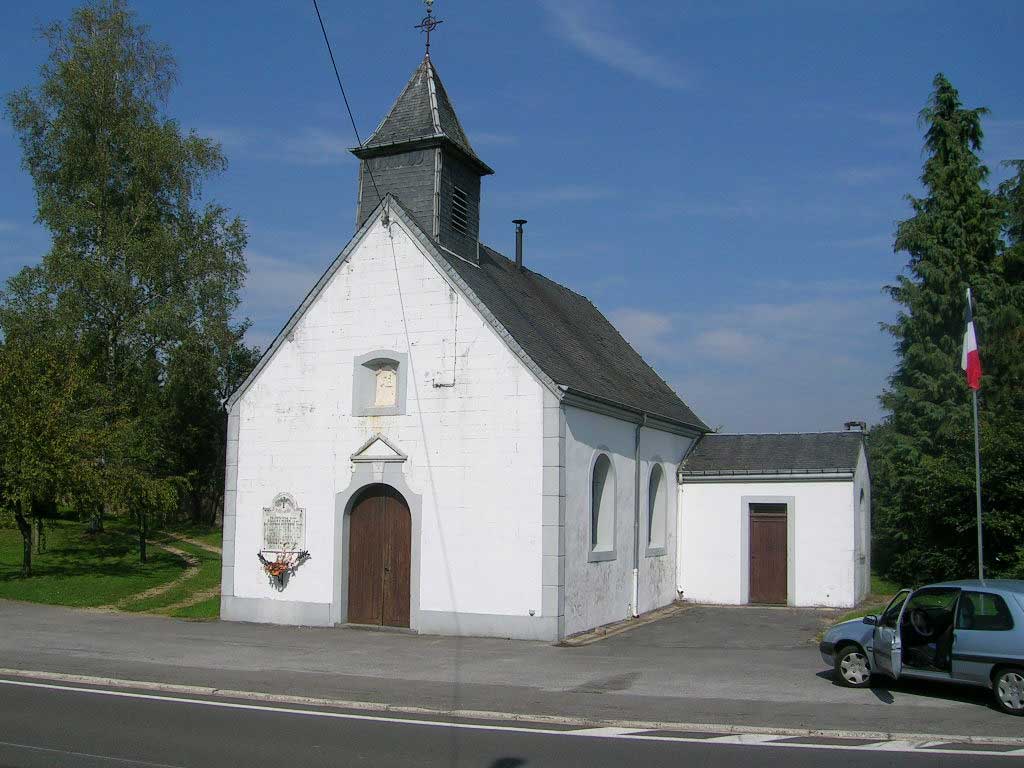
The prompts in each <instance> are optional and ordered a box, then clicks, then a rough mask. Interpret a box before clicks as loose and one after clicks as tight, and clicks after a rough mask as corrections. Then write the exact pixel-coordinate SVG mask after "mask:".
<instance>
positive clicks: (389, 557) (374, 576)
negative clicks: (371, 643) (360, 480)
mask: <svg viewBox="0 0 1024 768" xmlns="http://www.w3.org/2000/svg"><path fill="white" fill-rule="evenodd" d="M411 561H412V516H411V515H410V514H409V507H408V505H407V504H406V503H405V499H403V498H402V496H401V494H400V493H398V491H396V490H395V489H394V488H391V487H389V486H386V485H373V486H370V487H369V488H368V489H366V490H365V491H364V492H363V493H362V494H361V495H360V497H359V498H358V499H357V500H356V503H355V505H354V506H353V507H352V515H351V519H350V520H349V532H348V620H349V622H350V623H352V624H377V625H380V626H385V627H408V626H409V588H410V583H409V578H410V572H411V568H410V564H411Z"/></svg>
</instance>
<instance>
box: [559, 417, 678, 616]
mask: <svg viewBox="0 0 1024 768" xmlns="http://www.w3.org/2000/svg"><path fill="white" fill-rule="evenodd" d="M565 432H566V446H565V497H566V498H565V560H566V562H565V632H566V634H569V635H571V634H575V633H577V632H582V631H584V630H587V629H591V628H593V627H598V626H601V625H604V624H609V623H611V622H614V621H620V620H622V619H625V618H628V617H629V616H630V615H631V608H632V599H633V519H634V512H633V511H634V487H635V484H634V477H635V474H634V466H635V465H634V449H635V440H636V424H631V423H629V422H627V421H622V420H621V419H616V418H613V417H611V416H606V415H603V414H599V413H594V412H592V411H587V410H582V409H580V408H575V407H571V406H568V407H566V408H565ZM640 434H641V437H640V491H641V492H640V537H641V538H640V568H639V570H640V574H639V578H640V587H639V592H640V600H639V610H640V612H641V613H642V612H645V611H649V610H652V609H654V608H658V607H661V606H663V605H667V604H669V603H671V602H672V601H673V600H674V599H675V597H676V568H675V565H676V564H675V558H676V552H677V546H676V524H677V520H678V514H677V510H676V501H677V498H678V494H677V493H676V492H675V468H676V466H677V465H678V463H679V460H680V459H681V458H682V456H683V454H684V453H685V452H686V450H687V448H688V447H689V445H690V443H691V442H692V441H691V439H690V438H687V437H682V436H679V435H675V434H671V433H668V432H661V431H658V430H654V429H650V428H644V429H643V430H642V431H641V433H640ZM598 452H602V453H605V454H607V455H608V457H609V459H610V460H611V463H612V470H613V473H614V487H615V510H616V514H615V558H614V559H612V560H600V561H590V559H589V557H588V555H589V553H590V495H591V468H592V467H593V465H594V461H595V459H596V456H597V454H598ZM654 462H658V463H660V464H661V465H662V472H663V473H664V481H665V490H666V491H667V499H666V502H667V509H666V526H665V527H666V534H665V544H666V546H665V548H664V549H665V553H664V554H654V555H652V556H650V557H649V556H648V552H647V547H646V543H647V488H648V481H649V478H650V471H651V467H652V465H653V463H654Z"/></svg>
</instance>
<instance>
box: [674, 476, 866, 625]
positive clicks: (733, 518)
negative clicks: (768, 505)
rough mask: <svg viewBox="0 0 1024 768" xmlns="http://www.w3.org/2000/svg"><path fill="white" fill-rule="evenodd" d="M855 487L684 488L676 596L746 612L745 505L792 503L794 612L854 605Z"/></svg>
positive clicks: (836, 483) (811, 483) (835, 484)
mask: <svg viewBox="0 0 1024 768" xmlns="http://www.w3.org/2000/svg"><path fill="white" fill-rule="evenodd" d="M852 486H853V480H852V479H850V480H832V481H799V482H753V481H751V482H715V481H710V482H684V483H683V484H682V485H680V486H679V515H680V523H679V528H680V539H679V589H680V590H681V591H682V593H683V599H684V600H688V601H694V602H705V603H721V604H726V605H734V604H742V603H746V602H748V598H749V587H750V585H749V557H750V550H749V533H748V530H747V526H749V517H748V515H747V514H745V510H744V508H745V507H746V506H747V504H746V503H745V497H746V498H750V497H753V498H756V499H757V501H759V502H761V501H769V500H773V499H774V500H778V501H780V502H781V501H787V502H789V503H791V504H792V505H793V506H792V508H791V509H790V517H791V520H790V522H789V525H790V526H791V528H792V535H791V536H790V542H791V551H789V552H788V557H789V564H790V568H792V570H793V573H792V574H790V583H791V584H792V585H793V592H792V593H791V594H789V603H790V604H791V605H801V606H835V607H847V606H853V605H855V604H856V603H857V600H858V595H857V574H856V567H855V566H856V561H857V552H856V546H855V544H856V540H857V539H856V536H855V518H854V505H853V496H854V491H853V487H852Z"/></svg>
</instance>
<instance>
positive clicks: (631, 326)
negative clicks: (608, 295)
mask: <svg viewBox="0 0 1024 768" xmlns="http://www.w3.org/2000/svg"><path fill="white" fill-rule="evenodd" d="M608 319H609V320H611V321H612V324H613V325H614V326H615V327H616V328H618V330H619V333H621V334H622V335H623V337H624V338H625V339H626V340H628V341H629V343H630V344H632V345H633V347H634V348H635V349H636V350H637V351H638V352H640V353H641V354H644V353H645V352H646V353H648V354H652V355H658V356H661V355H670V354H672V353H673V351H674V350H675V345H674V339H673V327H674V325H675V323H676V317H675V316H674V315H672V314H671V313H665V312H654V311H652V310H649V309H633V308H629V307H623V308H621V309H616V310H613V311H611V312H609V313H608Z"/></svg>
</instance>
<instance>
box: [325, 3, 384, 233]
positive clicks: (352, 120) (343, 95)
mask: <svg viewBox="0 0 1024 768" xmlns="http://www.w3.org/2000/svg"><path fill="white" fill-rule="evenodd" d="M313 10H315V11H316V18H317V21H319V22H320V31H321V32H323V33H324V43H325V44H326V45H327V55H328V56H330V57H331V66H332V67H334V78H335V79H336V80H337V81H338V88H340V89H341V98H342V99H343V100H344V102H345V111H346V112H348V119H349V122H350V123H352V132H353V133H354V134H355V136H356V141H357V142H358V143H359V148H360V149H362V148H363V140H362V138H361V137H360V136H359V128H358V127H357V126H356V119H355V117H354V116H353V115H352V106H351V105H350V104H349V103H348V94H347V93H345V84H344V83H342V82H341V72H339V71H338V62H337V61H335V59H334V51H333V49H332V48H331V40H330V38H329V37H328V36H327V27H326V26H324V18H323V16H321V15H320V5H319V4H318V3H317V1H316V0H313ZM366 172H367V173H369V174H370V181H371V182H372V184H373V191H374V192H376V193H377V199H378V200H383V199H384V197H383V196H382V195H381V193H380V188H379V187H378V186H377V180H376V179H375V178H373V169H372V168H370V163H366ZM385 215H387V214H386V212H385Z"/></svg>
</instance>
